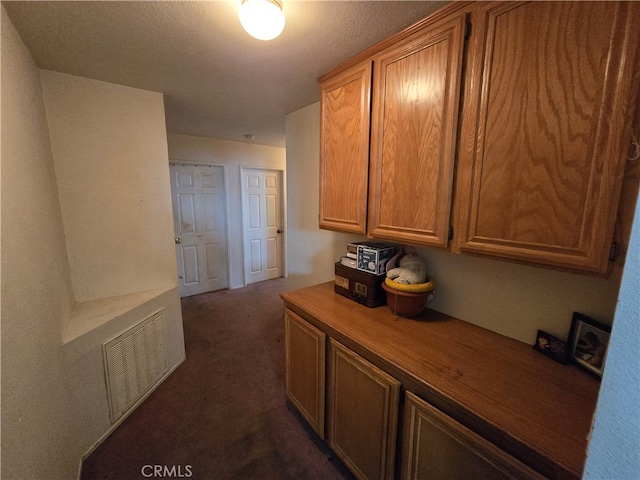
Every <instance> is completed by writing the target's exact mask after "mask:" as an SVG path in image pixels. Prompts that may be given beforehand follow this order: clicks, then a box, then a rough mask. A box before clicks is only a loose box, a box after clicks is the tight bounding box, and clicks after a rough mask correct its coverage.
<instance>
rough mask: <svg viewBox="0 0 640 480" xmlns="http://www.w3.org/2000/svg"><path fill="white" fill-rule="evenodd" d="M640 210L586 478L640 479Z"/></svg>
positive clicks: (586, 467) (626, 266)
mask: <svg viewBox="0 0 640 480" xmlns="http://www.w3.org/2000/svg"><path fill="white" fill-rule="evenodd" d="M639 344H640V208H638V206H636V213H635V220H634V226H633V230H632V233H631V240H630V244H629V250H628V254H627V261H626V264H625V268H624V274H623V277H622V285H621V286H620V297H619V300H618V308H617V309H616V315H615V322H614V324H613V330H612V332H611V339H610V342H609V350H608V353H607V365H606V368H605V371H604V376H603V378H602V386H601V388H600V396H599V398H598V407H597V409H596V415H595V424H594V430H593V434H592V437H591V442H590V443H589V450H588V454H587V463H586V466H585V472H584V478H585V479H590V480H591V479H593V480H599V479H603V478H615V479H618V480H622V479H627V480H636V479H638V478H640V360H639V359H638V345H639Z"/></svg>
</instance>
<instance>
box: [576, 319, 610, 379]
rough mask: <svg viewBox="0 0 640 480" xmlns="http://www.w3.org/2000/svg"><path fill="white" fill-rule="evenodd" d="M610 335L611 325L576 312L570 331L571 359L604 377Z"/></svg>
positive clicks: (590, 371) (596, 374)
mask: <svg viewBox="0 0 640 480" xmlns="http://www.w3.org/2000/svg"><path fill="white" fill-rule="evenodd" d="M610 337H611V327H609V326H607V325H604V324H602V323H600V322H597V321H595V320H593V319H592V318H589V317H587V316H586V315H583V314H581V313H578V312H574V313H573V318H572V320H571V331H570V333H569V345H568V359H569V361H570V362H572V363H574V364H576V365H578V366H579V367H580V368H582V369H584V370H586V371H587V372H589V373H591V374H592V375H595V376H596V377H598V378H602V373H603V371H604V365H605V361H606V358H607V349H608V347H609V338H610Z"/></svg>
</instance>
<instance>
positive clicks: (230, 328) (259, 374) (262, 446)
mask: <svg viewBox="0 0 640 480" xmlns="http://www.w3.org/2000/svg"><path fill="white" fill-rule="evenodd" d="M285 285H286V280H285V279H277V280H269V281H266V282H261V283H256V284H252V285H250V286H248V287H246V288H242V289H237V290H222V291H219V292H212V293H207V294H203V295H197V296H194V297H188V298H185V299H183V300H182V313H183V322H184V333H185V344H186V350H187V360H186V361H185V362H184V363H183V364H182V365H181V366H180V367H179V368H178V369H177V370H176V371H175V372H174V373H173V374H172V375H171V376H170V377H169V378H167V379H166V380H165V382H164V383H162V384H161V385H160V386H159V387H158V388H157V389H156V390H155V392H153V393H152V394H151V395H150V396H149V398H148V399H147V400H146V401H145V402H144V403H143V404H142V405H140V407H138V409H137V410H136V411H135V412H133V413H132V414H131V415H130V416H129V417H128V418H127V419H126V420H125V421H124V422H123V424H122V425H121V426H120V427H119V428H118V429H117V430H116V431H115V432H114V433H113V434H112V435H111V436H110V437H109V438H108V439H107V440H106V441H105V442H104V443H103V444H102V445H101V446H100V447H99V448H98V449H97V450H96V451H95V452H93V453H92V454H91V455H90V456H89V457H88V458H87V459H86V461H85V462H84V465H83V469H82V479H83V480H92V479H114V480H127V479H143V478H193V479H199V480H206V479H216V480H217V479H323V480H325V479H327V480H329V479H345V478H349V479H350V478H352V477H351V475H350V473H349V472H348V471H347V470H346V468H345V467H344V465H343V464H342V463H341V462H340V461H339V460H338V459H337V458H335V457H334V456H333V454H332V453H331V451H330V450H329V449H328V448H327V446H326V445H325V444H324V442H322V441H321V440H319V439H318V437H317V436H316V435H315V433H313V432H312V431H311V430H310V429H309V428H308V426H307V425H306V423H305V422H304V420H302V419H301V418H300V417H299V416H298V414H297V412H296V411H295V410H294V409H293V407H292V406H291V405H290V404H289V403H288V402H287V401H286V396H285V392H284V323H283V318H282V313H283V306H282V300H281V299H280V297H279V294H280V293H281V292H282V291H283V290H284V288H285ZM149 466H151V467H149ZM154 466H155V467H154ZM153 468H155V469H156V470H155V471H154V470H153Z"/></svg>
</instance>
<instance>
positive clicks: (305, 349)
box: [284, 312, 326, 438]
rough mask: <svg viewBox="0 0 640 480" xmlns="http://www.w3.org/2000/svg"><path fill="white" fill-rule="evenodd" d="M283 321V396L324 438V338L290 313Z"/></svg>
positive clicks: (322, 334) (286, 313)
mask: <svg viewBox="0 0 640 480" xmlns="http://www.w3.org/2000/svg"><path fill="white" fill-rule="evenodd" d="M284 320H285V389H286V394H287V397H288V398H289V400H291V402H292V403H293V404H294V405H295V406H296V408H297V409H298V411H299V412H300V413H301V414H302V416H303V417H304V418H305V419H306V420H307V422H309V425H311V427H312V428H313V429H314V430H315V431H316V433H317V434H318V435H319V436H320V438H324V426H325V424H324V419H325V408H324V407H325V403H324V402H325V382H326V370H325V360H326V350H325V349H326V347H325V345H326V336H325V334H324V333H322V332H321V331H320V330H318V329H317V328H315V327H313V326H312V325H310V324H309V323H308V322H305V321H304V320H302V319H301V318H300V317H299V316H298V315H296V314H295V313H293V312H285V315H284Z"/></svg>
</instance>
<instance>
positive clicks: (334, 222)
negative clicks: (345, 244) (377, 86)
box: [320, 61, 371, 234]
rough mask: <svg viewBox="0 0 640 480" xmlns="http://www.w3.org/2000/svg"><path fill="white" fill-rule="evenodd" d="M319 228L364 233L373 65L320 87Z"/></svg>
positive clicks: (340, 76)
mask: <svg viewBox="0 0 640 480" xmlns="http://www.w3.org/2000/svg"><path fill="white" fill-rule="evenodd" d="M320 88H321V100H320V102H321V105H320V110H321V126H320V136H321V138H320V145H321V147H320V228H327V229H330V230H338V231H344V232H351V233H362V234H364V233H366V230H367V188H368V185H369V182H368V178H369V177H368V175H369V125H370V98H371V62H370V61H367V62H364V63H362V64H360V65H358V66H356V67H353V68H351V69H349V70H347V71H345V72H343V73H341V74H339V75H337V76H336V77H332V78H331V79H330V80H327V81H325V82H323V83H321V85H320Z"/></svg>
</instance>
